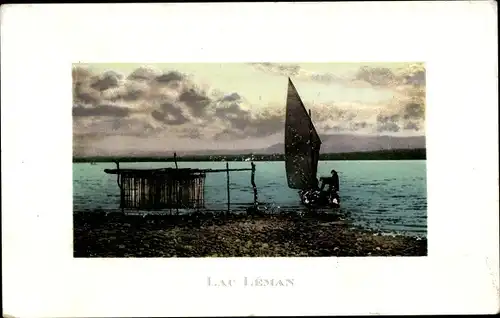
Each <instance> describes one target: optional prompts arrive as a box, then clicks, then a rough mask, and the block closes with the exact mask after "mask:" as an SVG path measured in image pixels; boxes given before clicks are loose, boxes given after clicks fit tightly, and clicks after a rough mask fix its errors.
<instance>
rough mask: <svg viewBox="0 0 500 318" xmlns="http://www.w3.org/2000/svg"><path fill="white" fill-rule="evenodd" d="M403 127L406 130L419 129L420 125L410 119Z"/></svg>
mask: <svg viewBox="0 0 500 318" xmlns="http://www.w3.org/2000/svg"><path fill="white" fill-rule="evenodd" d="M404 128H405V129H406V130H414V131H420V125H419V124H418V123H415V122H412V121H409V122H407V123H406V124H405V127H404Z"/></svg>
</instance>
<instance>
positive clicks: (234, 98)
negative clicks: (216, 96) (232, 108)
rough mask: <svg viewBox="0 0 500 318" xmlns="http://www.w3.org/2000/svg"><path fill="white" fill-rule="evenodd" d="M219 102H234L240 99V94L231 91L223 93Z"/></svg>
mask: <svg viewBox="0 0 500 318" xmlns="http://www.w3.org/2000/svg"><path fill="white" fill-rule="evenodd" d="M220 101H221V102H234V101H241V96H240V95H239V94H238V93H232V94H229V95H225V96H224V97H222V98H221V99H220Z"/></svg>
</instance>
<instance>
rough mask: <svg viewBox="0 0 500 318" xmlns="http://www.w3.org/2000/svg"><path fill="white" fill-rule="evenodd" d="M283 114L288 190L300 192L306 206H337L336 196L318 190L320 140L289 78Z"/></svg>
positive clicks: (308, 113)
mask: <svg viewBox="0 0 500 318" xmlns="http://www.w3.org/2000/svg"><path fill="white" fill-rule="evenodd" d="M285 113H286V115H285V169H286V176H287V183H288V187H289V188H291V189H297V190H299V196H300V200H301V202H302V204H304V205H306V206H331V207H339V206H340V198H339V197H338V194H337V193H334V194H333V197H332V195H330V196H325V195H324V194H323V193H322V192H321V191H320V189H319V188H318V179H317V176H316V175H317V172H318V161H319V151H320V149H321V139H320V137H319V135H318V133H317V131H316V128H315V127H314V124H313V122H312V119H311V110H309V112H308V111H307V110H306V108H305V106H304V103H303V102H302V99H301V98H300V96H299V93H298V92H297V89H296V88H295V86H294V85H293V83H292V80H291V79H290V78H288V92H287V100H286V112H285Z"/></svg>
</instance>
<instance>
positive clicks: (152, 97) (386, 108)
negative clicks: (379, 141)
mask: <svg viewBox="0 0 500 318" xmlns="http://www.w3.org/2000/svg"><path fill="white" fill-rule="evenodd" d="M255 64H257V65H255ZM254 66H255V67H258V68H260V69H262V70H264V71H266V72H268V73H274V74H285V75H288V74H295V75H296V76H298V77H301V78H303V79H309V80H311V81H316V82H323V83H327V82H332V81H336V82H339V83H349V82H350V81H352V80H355V81H358V82H363V83H365V84H366V85H370V86H373V87H375V88H386V89H387V88H389V89H392V90H393V91H394V97H393V98H392V99H391V100H388V101H385V102H381V103H375V104H367V103H361V102H354V103H353V102H348V103H346V102H340V101H330V102H328V101H324V102H321V103H317V102H314V101H308V100H304V102H305V104H306V107H307V108H308V109H311V110H312V117H313V121H314V124H315V126H316V128H317V130H318V132H319V133H320V134H328V133H335V132H360V133H386V132H401V131H422V130H423V127H424V124H423V122H424V117H425V69H424V68H423V66H421V65H419V64H415V65H409V66H408V67H406V68H402V69H398V70H389V69H380V68H378V69H377V68H373V69H372V68H369V67H362V68H360V69H359V72H357V73H356V76H355V77H352V78H351V79H345V78H340V77H337V76H335V75H334V74H328V73H311V72H308V71H307V70H304V69H302V68H300V67H299V66H298V65H293V64H276V63H254ZM72 75H73V98H74V100H73V109H72V111H73V130H74V136H75V138H74V149H75V151H79V152H85V151H90V150H91V145H92V143H95V142H96V140H102V139H103V138H108V137H112V136H132V137H137V138H144V142H145V143H146V142H147V140H146V138H150V139H149V140H151V139H154V138H166V139H176V138H187V139H191V140H194V139H196V140H206V141H207V142H211V141H214V140H215V141H225V140H228V141H235V140H246V139H247V138H250V139H252V138H254V139H255V138H267V137H269V136H277V135H280V134H282V133H283V130H284V121H285V116H284V112H285V109H284V105H283V104H281V103H280V104H279V105H272V104H270V105H255V106H257V107H254V105H251V104H250V103H249V102H248V100H246V99H245V97H244V96H243V95H242V94H241V92H234V91H233V92H224V91H221V90H219V89H218V88H217V87H209V86H207V87H203V88H202V87H200V86H199V85H197V84H195V82H194V80H193V78H192V75H189V74H183V73H181V72H179V71H177V70H168V71H160V70H157V69H154V68H149V67H140V68H137V69H136V70H134V71H133V72H131V73H129V74H120V73H117V72H114V71H107V72H102V73H95V72H92V71H90V70H89V69H85V68H82V67H78V66H76V67H74V68H73V72H72ZM346 85H347V84H346ZM273 138H274V137H273ZM158 144H160V143H158Z"/></svg>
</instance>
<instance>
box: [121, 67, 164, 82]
mask: <svg viewBox="0 0 500 318" xmlns="http://www.w3.org/2000/svg"><path fill="white" fill-rule="evenodd" d="M157 76H161V75H158V72H156V71H154V70H152V69H150V68H147V67H139V68H138V69H136V70H134V71H133V72H132V73H130V75H129V76H128V77H127V79H128V80H134V81H149V80H153V79H155V78H156V77H157Z"/></svg>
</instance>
